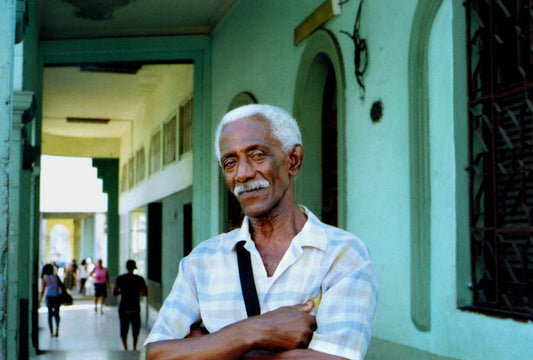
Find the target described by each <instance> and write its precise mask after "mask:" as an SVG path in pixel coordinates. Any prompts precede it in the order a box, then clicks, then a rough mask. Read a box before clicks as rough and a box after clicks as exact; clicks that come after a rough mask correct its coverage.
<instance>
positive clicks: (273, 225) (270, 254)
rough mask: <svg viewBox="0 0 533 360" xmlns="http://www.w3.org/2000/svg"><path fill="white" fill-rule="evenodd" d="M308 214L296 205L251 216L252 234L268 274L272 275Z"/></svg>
mask: <svg viewBox="0 0 533 360" xmlns="http://www.w3.org/2000/svg"><path fill="white" fill-rule="evenodd" d="M306 220H307V216H306V215H305V213H304V212H303V211H302V210H301V209H300V208H299V207H298V206H297V205H296V204H294V206H290V207H288V208H286V209H284V211H278V212H276V213H273V214H270V215H269V216H265V217H261V218H249V221H250V234H251V236H252V240H253V241H254V243H255V247H256V248H257V250H258V251H259V254H261V258H262V259H263V264H264V265H265V269H266V271H267V274H268V276H272V275H273V274H274V272H275V270H276V268H277V266H278V264H279V262H280V261H281V259H282V257H283V255H284V254H285V252H286V251H287V249H288V248H289V246H290V243H291V240H292V239H293V238H294V236H296V234H298V233H299V232H300V231H301V230H302V228H303V226H304V224H305V222H306Z"/></svg>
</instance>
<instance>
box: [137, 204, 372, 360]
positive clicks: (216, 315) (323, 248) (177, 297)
mask: <svg viewBox="0 0 533 360" xmlns="http://www.w3.org/2000/svg"><path fill="white" fill-rule="evenodd" d="M302 209H303V210H304V211H305V213H306V214H307V222H306V223H305V225H304V227H303V228H302V230H301V231H300V232H299V233H298V234H297V235H296V236H295V237H294V238H293V240H292V242H291V245H290V247H289V249H288V250H287V252H286V253H285V255H284V256H283V258H282V260H281V262H280V263H279V265H278V267H277V269H276V271H275V273H274V275H273V276H271V277H268V276H267V273H266V270H265V268H264V265H263V262H262V260H261V257H260V255H259V252H258V251H257V249H256V248H255V245H254V243H253V241H252V240H251V238H250V232H249V229H248V219H247V218H245V219H244V221H243V225H242V227H241V228H240V229H236V230H234V231H232V232H230V233H227V234H221V235H219V236H216V237H214V238H212V239H210V240H207V241H204V242H202V243H201V244H199V245H198V246H197V247H196V248H194V250H193V251H192V252H191V254H190V255H189V256H187V257H185V258H184V259H182V261H181V263H180V267H179V272H178V276H177V278H176V281H175V282H174V286H173V288H172V290H171V292H170V294H169V295H168V297H167V299H166V300H165V302H164V304H163V306H162V307H161V310H160V312H159V316H158V318H157V320H156V323H155V324H154V326H153V328H152V331H151V333H150V335H149V336H148V339H147V340H146V342H145V345H146V344H148V343H151V342H155V341H161V340H170V339H181V338H184V337H185V336H186V335H187V334H189V332H190V326H191V325H192V324H194V323H196V322H198V321H202V322H203V325H204V326H205V327H206V329H207V330H208V331H209V332H211V333H212V332H215V331H217V330H219V329H221V328H223V327H225V326H227V325H229V324H232V323H234V322H237V321H240V320H243V319H245V318H246V307H245V305H244V300H243V296H242V291H241V285H240V280H239V270H238V266H237V255H236V250H235V245H236V244H237V242H239V241H240V240H246V244H245V248H246V249H247V250H248V251H249V252H250V253H251V260H252V269H253V273H254V279H255V286H256V289H257V294H258V297H259V303H260V305H261V313H265V312H268V311H271V310H275V309H277V308H279V307H281V306H288V305H295V304H302V303H305V302H306V301H307V300H309V299H314V302H315V307H314V309H313V311H312V314H314V315H316V320H317V326H318V327H317V330H316V331H315V333H314V336H313V338H312V340H311V343H310V344H309V348H310V349H313V350H316V351H321V352H324V353H328V354H332V355H337V356H341V357H345V358H348V359H362V358H364V356H365V353H366V350H367V348H368V344H369V342H370V336H371V331H372V327H373V324H374V316H375V310H376V305H377V282H376V277H375V273H374V270H373V268H372V264H371V262H370V256H369V253H368V250H367V248H366V246H365V244H364V243H363V242H362V241H361V240H360V239H358V238H357V237H356V236H354V235H353V234H351V233H348V232H346V231H344V230H341V229H338V228H336V227H333V226H329V225H326V224H324V223H322V222H320V220H319V219H318V218H317V217H316V216H315V215H314V214H312V213H311V212H310V211H309V210H308V209H306V208H304V207H302Z"/></svg>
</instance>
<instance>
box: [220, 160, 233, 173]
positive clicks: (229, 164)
mask: <svg viewBox="0 0 533 360" xmlns="http://www.w3.org/2000/svg"><path fill="white" fill-rule="evenodd" d="M234 167H235V161H233V160H227V161H224V163H223V164H222V168H223V169H224V171H231V169H233V168H234Z"/></svg>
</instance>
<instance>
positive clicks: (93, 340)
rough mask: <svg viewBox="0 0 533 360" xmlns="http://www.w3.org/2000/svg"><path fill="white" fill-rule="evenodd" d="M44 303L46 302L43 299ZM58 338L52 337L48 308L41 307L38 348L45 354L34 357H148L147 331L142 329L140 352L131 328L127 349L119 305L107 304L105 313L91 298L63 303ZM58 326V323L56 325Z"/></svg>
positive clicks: (112, 359) (137, 359)
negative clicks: (95, 305) (144, 343)
mask: <svg viewBox="0 0 533 360" xmlns="http://www.w3.org/2000/svg"><path fill="white" fill-rule="evenodd" d="M43 303H44V301H43ZM60 315H61V322H60V324H59V337H57V338H56V337H54V338H51V337H50V331H49V330H48V310H47V309H46V307H41V309H39V348H40V350H41V352H42V354H39V355H35V356H33V357H31V360H64V359H68V360H70V359H76V360H77V359H80V360H141V359H144V358H145V352H144V348H143V346H142V344H143V342H144V340H145V339H146V337H147V336H148V330H147V329H145V328H144V327H143V328H141V333H140V334H139V341H138V345H137V351H133V350H131V349H132V346H133V345H132V343H133V340H132V336H131V328H130V332H129V334H128V348H129V349H130V350H129V351H124V350H123V347H122V341H121V339H120V330H119V320H118V311H117V307H116V306H104V314H101V313H100V307H98V312H95V311H94V301H93V300H92V299H90V298H86V299H80V298H77V299H76V298H75V299H74V305H71V306H61V310H60ZM54 326H55V324H54Z"/></svg>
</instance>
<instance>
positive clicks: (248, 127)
mask: <svg viewBox="0 0 533 360" xmlns="http://www.w3.org/2000/svg"><path fill="white" fill-rule="evenodd" d="M219 145H220V150H221V152H222V153H227V152H232V151H233V150H237V149H234V148H241V149H242V148H250V147H254V146H269V147H281V144H280V143H279V141H277V140H276V139H274V138H273V136H272V133H271V129H270V124H269V123H268V121H267V120H265V119H263V118H262V117H260V116H252V117H245V118H241V119H238V120H234V121H232V122H230V123H228V124H226V125H225V126H224V128H223V129H222V132H221V134H220V144H219Z"/></svg>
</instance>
